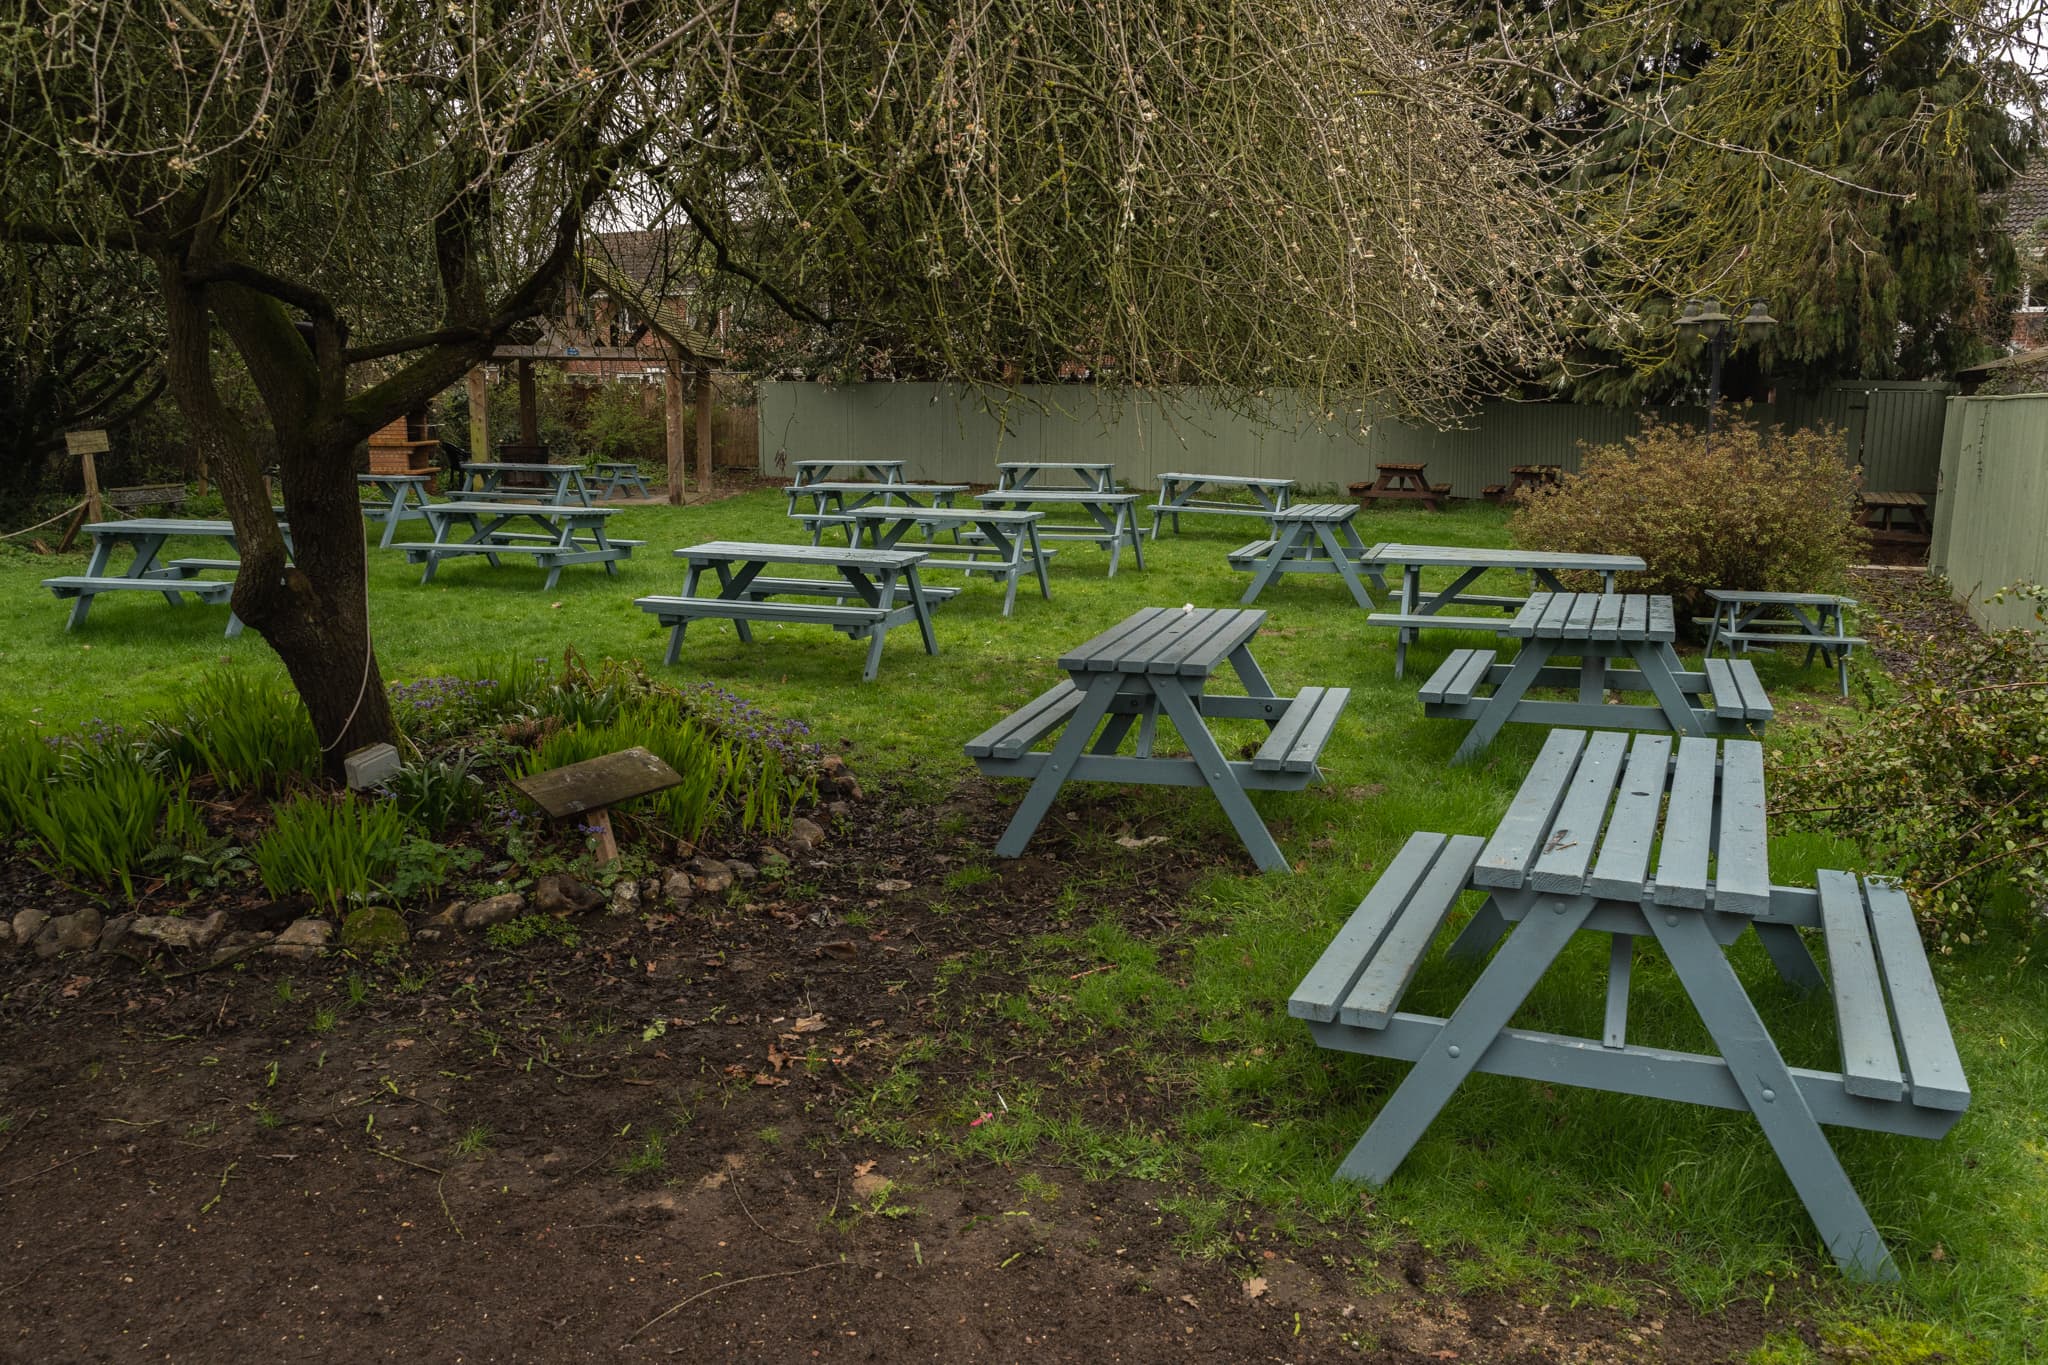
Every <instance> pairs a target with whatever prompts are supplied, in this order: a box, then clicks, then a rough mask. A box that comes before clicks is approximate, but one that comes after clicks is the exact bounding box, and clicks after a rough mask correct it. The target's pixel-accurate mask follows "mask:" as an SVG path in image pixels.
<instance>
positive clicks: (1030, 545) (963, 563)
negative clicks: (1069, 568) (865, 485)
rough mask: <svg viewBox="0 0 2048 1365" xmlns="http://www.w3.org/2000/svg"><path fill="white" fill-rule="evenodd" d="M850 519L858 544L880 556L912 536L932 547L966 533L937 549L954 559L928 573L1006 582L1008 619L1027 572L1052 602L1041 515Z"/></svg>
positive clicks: (911, 511)
mask: <svg viewBox="0 0 2048 1365" xmlns="http://www.w3.org/2000/svg"><path fill="white" fill-rule="evenodd" d="M848 515H849V516H851V517H852V518H853V523H854V528H855V529H854V536H853V539H854V542H855V543H856V544H858V543H859V542H860V539H861V532H863V531H865V532H866V533H867V539H868V542H869V543H870V544H871V545H873V546H874V547H875V548H876V549H878V550H888V549H894V548H895V547H896V546H898V545H900V544H902V542H903V540H904V539H905V537H907V536H908V535H909V534H910V533H911V532H912V531H916V532H918V533H919V534H921V535H922V536H923V537H924V538H925V539H926V540H927V541H930V540H931V539H932V537H933V535H934V534H935V533H941V532H945V531H952V532H955V533H956V535H957V534H958V533H959V532H961V531H963V530H965V531H968V532H971V533H972V538H970V539H961V540H959V542H958V543H957V544H954V545H949V546H942V547H938V548H939V549H942V550H943V551H944V552H945V553H947V554H949V555H952V556H954V557H953V558H949V559H927V560H925V561H924V563H923V565H922V566H921V567H922V568H924V569H958V570H961V571H962V572H964V573H966V574H967V575H968V576H970V577H972V576H973V575H974V574H977V573H985V574H992V575H994V576H996V577H999V578H1001V579H1002V580H1003V582H1004V588H1003V615H1005V616H1008V615H1009V614H1010V609H1011V608H1012V607H1013V606H1015V605H1016V602H1017V582H1018V580H1019V579H1020V578H1022V577H1023V575H1024V571H1025V570H1026V569H1027V568H1028V569H1030V570H1032V571H1033V572H1035V573H1036V574H1037V575H1038V593H1039V596H1041V597H1043V598H1045V599H1046V600H1047V601H1051V600H1052V586H1051V584H1049V583H1048V582H1047V581H1046V577H1045V560H1046V556H1047V555H1048V554H1049V553H1051V552H1050V551H1047V550H1043V549H1040V548H1039V544H1038V523H1039V522H1040V521H1041V520H1043V518H1044V515H1045V514H1044V513H1042V512H1002V511H997V510H996V509H995V508H992V507H878V506H868V507H857V508H855V509H853V511H851V512H850V513H848Z"/></svg>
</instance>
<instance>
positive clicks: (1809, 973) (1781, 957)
mask: <svg viewBox="0 0 2048 1365" xmlns="http://www.w3.org/2000/svg"><path fill="white" fill-rule="evenodd" d="M1749 927H1750V928H1752V929H1754V930H1756V941H1757V942H1758V943H1761V944H1763V946H1764V951H1765V952H1766V953H1769V954H1770V957H1771V965H1772V966H1774V967H1776V968H1777V969H1778V975H1779V976H1780V977H1781V978H1783V979H1784V980H1785V981H1786V982H1788V983H1790V984H1791V985H1794V986H1797V987H1799V989H1800V990H1802V991H1817V990H1819V989H1820V988H1821V987H1822V986H1824V985H1826V984H1827V983H1826V982H1825V981H1823V980H1822V979H1821V974H1820V964H1819V963H1817V962H1815V961H1814V960H1813V954H1812V953H1810V952H1808V951H1807V948H1806V940H1805V939H1802V938H1801V937H1799V931H1798V930H1797V929H1794V928H1793V927H1792V926H1791V925H1789V924H1771V923H1765V922H1759V921H1755V920H1752V921H1751V922H1750V926H1749Z"/></svg>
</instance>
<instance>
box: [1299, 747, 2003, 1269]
mask: <svg viewBox="0 0 2048 1365" xmlns="http://www.w3.org/2000/svg"><path fill="white" fill-rule="evenodd" d="M1675 750H1676V751H1675V753H1674V745H1673V741H1672V739H1671V737H1670V736H1667V735H1639V736H1635V737H1633V742H1632V743H1631V738H1630V737H1629V736H1625V735H1619V734H1597V735H1587V734H1585V733H1583V732H1581V731H1576V730H1553V731H1552V732H1551V734H1550V737H1549V738H1548V739H1547V740H1546V741H1545V742H1544V745H1543V750H1542V753H1541V754H1540V755H1539V756H1538V758H1537V759H1536V763H1535V765H1534V766H1533V767H1532V768H1531V769H1530V770H1529V775H1528V777H1527V778H1526V779H1525V780H1524V781H1523V783H1522V786H1521V789H1520V791H1518V792H1517V793H1516V795H1515V799H1514V801H1513V803H1512V804H1510V805H1509V807H1508V811H1507V814H1506V815H1505V816H1504V817H1503V818H1502V820H1501V822H1500V825H1499V827H1498V828H1497V829H1495V831H1494V832H1493V834H1492V836H1491V837H1490V838H1486V839H1480V838H1477V837H1471V836H1457V837H1446V836H1445V835H1442V834H1433V833H1420V834H1416V835H1414V836H1412V837H1411V838H1410V839H1409V840H1408V842H1407V844H1406V845H1405V846H1404V847H1403V848H1402V849H1401V851H1400V852H1399V853H1398V854H1396V855H1395V857H1394V858H1393V860H1392V861H1391V862H1389V863H1388V864H1387V867H1386V871H1385V872H1384V873H1382V874H1381V876H1380V878H1379V880H1378V882H1377V883H1376V884H1375V885H1374V886H1373V888H1372V891H1371V893H1370V894H1369V895H1367V896H1366V898H1365V899H1364V901H1363V902H1362V903H1360V905H1359V906H1358V909H1357V910H1356V911H1355V912H1354V913H1353V914H1352V915H1351V917H1350V918H1349V919H1348V920H1347V921H1346V922H1345V924H1344V926H1343V928H1342V929H1340V930H1339V931H1338V932H1337V935H1336V937H1335V938H1334V939H1333V940H1332V941H1331V943H1330V946H1329V948H1328V949H1327V950H1326V951H1325V952H1324V953H1323V954H1322V957H1321V958H1320V960H1318V961H1317V963H1316V964H1315V966H1314V967H1313V968H1311V969H1310V971H1309V973H1308V975H1307V976H1305V977H1304V978H1303V979H1302V982H1301V984H1300V985H1299V986H1297V987H1296V988H1295V990H1294V993H1293V996H1292V997H1291V998H1290V999H1289V1001H1288V1005H1287V1008H1288V1013H1289V1014H1291V1015H1293V1016H1294V1017H1295V1018H1297V1019H1301V1020H1304V1021H1306V1022H1307V1023H1308V1026H1309V1030H1310V1032H1312V1033H1313V1034H1314V1035H1315V1040H1316V1042H1317V1043H1318V1044H1320V1045H1321V1046H1323V1047H1327V1048H1335V1049H1340V1050H1343V1051H1347V1052H1358V1053H1364V1054H1367V1055H1370V1056H1379V1057H1392V1058H1398V1059H1401V1060H1404V1061H1410V1062H1413V1063H1414V1066H1413V1068H1412V1069H1411V1070H1410V1071H1409V1072H1408V1074H1407V1076H1406V1077H1405V1078H1403V1079H1402V1081H1401V1083H1400V1085H1399V1086H1398V1087H1397V1088H1396V1089H1395V1090H1394V1092H1393V1094H1391V1095H1390V1096H1389V1097H1388V1098H1387V1101H1386V1103H1385V1104H1384V1105H1383V1106H1381V1108H1380V1111H1379V1114H1378V1116H1377V1117H1376V1118H1374V1119H1373V1121H1372V1124H1371V1126H1370V1127H1368V1128H1367V1129H1366V1132H1365V1135H1364V1136H1363V1137H1362V1138H1360V1139H1359V1140H1358V1143H1357V1145H1356V1146H1354V1147H1353V1148H1352V1149H1351V1152H1350V1154H1349V1155H1348V1156H1346V1157H1345V1159H1344V1162H1343V1164H1342V1165H1341V1166H1339V1167H1338V1170H1337V1174H1338V1176H1339V1178H1341V1179H1346V1180H1358V1181H1364V1182H1367V1183H1369V1184H1374V1185H1377V1184H1381V1183H1383V1182H1385V1181H1386V1180H1388V1179H1389V1178H1391V1177H1392V1176H1393V1174H1394V1172H1395V1171H1396V1170H1397V1169H1398V1168H1399V1167H1400V1165H1401V1163H1402V1161H1403V1160H1404V1159H1406V1157H1407V1156H1408V1153H1409V1152H1410V1151H1411V1150H1412V1149H1413V1148H1414V1146H1415V1144H1416V1142H1417V1141H1419V1140H1420V1139H1421V1137H1422V1135H1423V1133H1424V1132H1425V1131H1427V1129H1428V1128H1429V1126H1430V1124H1431V1123H1432V1122H1433V1121H1434V1120H1435V1118H1436V1116H1437V1114H1438V1113H1440V1112H1441V1111H1442V1110H1443V1107H1444V1106H1445V1105H1446V1104H1447V1103H1448V1102H1449V1101H1450V1099H1451V1097H1452V1095H1453V1094H1454V1093H1455V1092H1456V1091H1457V1089H1458V1087H1459V1086H1460V1085H1462V1084H1463V1083H1464V1080H1465V1078H1466V1077H1467V1076H1468V1075H1470V1074H1471V1073H1472V1072H1474V1071H1482V1072H1486V1073H1489V1074H1492V1075H1501V1076H1515V1077H1521V1078H1524V1079H1527V1080H1532V1081H1538V1082H1542V1083H1544V1084H1558V1085H1571V1086H1581V1087H1586V1088H1589V1089H1594V1090H1606V1091H1612V1092H1615V1093H1618V1094H1624V1095H1640V1096H1647V1097H1650V1098H1655V1099H1665V1100H1677V1101H1683V1102H1685V1103H1689V1104H1697V1105H1704V1106H1707V1107H1711V1108H1716V1109H1729V1110H1734V1111H1737V1112H1747V1113H1749V1114H1752V1115H1754V1116H1755V1118H1756V1120H1757V1123H1758V1125H1759V1126H1760V1127H1761V1128H1762V1130H1763V1134H1764V1137H1765V1139H1766V1140H1767V1141H1768V1142H1769V1144H1770V1146H1771V1149H1772V1151H1773V1152H1775V1153H1776V1155H1777V1158H1778V1161H1779V1163H1780V1165H1781V1166H1782V1167H1783V1168H1784V1171H1785V1174H1786V1175H1787V1176H1788V1177H1790V1179H1791V1182H1792V1186H1793V1189H1794V1190H1795V1191H1796V1192H1797V1193H1798V1195H1799V1198H1800V1201H1801V1202H1802V1203H1803V1204H1804V1205H1805V1206H1806V1211H1807V1213H1808V1214H1809V1215H1810V1216H1811V1217H1812V1219H1813V1221H1814V1224H1815V1226H1816V1227H1818V1228H1819V1230H1820V1234H1821V1237H1822V1239H1823V1240H1824V1241H1825V1242H1826V1244H1827V1246H1828V1249H1829V1251H1831V1252H1832V1253H1833V1254H1834V1256H1835V1259H1836V1260H1837V1262H1838V1263H1839V1264H1840V1265H1841V1266H1842V1268H1843V1270H1844V1271H1845V1272H1847V1273H1849V1274H1851V1275H1853V1276H1857V1277H1860V1278H1871V1279H1893V1278H1896V1277H1897V1270H1896V1269H1895V1267H1894V1266H1893V1264H1892V1260H1891V1256H1890V1253H1889V1252H1888V1251H1887V1250H1886V1249H1885V1245H1884V1241H1883V1239H1882V1238H1881V1237H1880V1236H1879V1235H1878V1232H1877V1229H1876V1226H1875V1225H1874V1224H1873V1223H1872V1222H1871V1219H1870V1215H1869V1213H1868V1212H1867V1211H1866V1210H1865V1209H1864V1207H1863V1202H1862V1200H1861V1199H1860V1198H1858V1197H1857V1194H1856V1190H1855V1187H1854V1186H1853V1185H1852V1184H1851V1183H1850V1180H1849V1176H1848V1173H1847V1172H1846V1171H1845V1170H1844V1169H1843V1167H1842V1163H1841V1161H1840V1159H1839V1158H1837V1156H1836V1155H1835V1152H1834V1150H1833V1148H1832V1147H1831V1146H1830V1145H1829V1143H1828V1140H1827V1137H1826V1136H1825V1135H1824V1134H1823V1133H1822V1132H1821V1126H1822V1125H1824V1124H1825V1125H1828V1126H1831V1127H1840V1128H1861V1129H1867V1130H1871V1131H1875V1132H1883V1133H1895V1134H1901V1135H1908V1136H1914V1137H1925V1138H1938V1137H1940V1136H1942V1135H1943V1134H1945V1133H1946V1132H1948V1130H1949V1129H1950V1128H1951V1127H1953V1126H1954V1124H1955V1122H1956V1120H1957V1119H1958V1118H1960V1117H1961V1115H1962V1113H1963V1111H1964V1110H1965V1109H1966V1108H1967V1107H1968V1106H1969V1102H1970V1091H1969V1085H1968V1083H1967V1082H1966V1081H1965V1079H1964V1077H1963V1068H1962V1063H1961V1060H1960V1058H1959V1057H1958V1055H1957V1052H1956V1047H1955V1042H1954V1039H1953V1037H1952V1036H1951V1034H1950V1031H1949V1026H1948V1019H1947V1016H1946V1014H1945V1013H1944V1011H1943V1009H1942V1005H1941V999H1940V996H1939V995H1938V994H1937V992H1936V990H1935V984H1934V978H1933V975H1932V973H1931V972H1930V971H1929V969H1928V964H1927V956H1926V952H1925V950H1924V949H1923V948H1922V947H1921V943H1920V934H1919V930H1918V927H1917V926H1916V925H1915V923H1914V919H1913V908H1912V906H1911V904H1910V903H1909V902H1908V900H1907V897H1906V895H1905V893H1904V892H1903V891H1901V890H1899V889H1898V888H1897V887H1895V886H1892V885H1890V884H1889V883H1887V882H1886V881H1884V880H1882V879H1880V878H1875V877H1871V878H1858V877H1856V876H1854V875H1852V874H1850V873H1847V872H1835V871H1823V872H1820V873H1819V874H1818V875H1817V878H1816V886H1815V887H1814V888H1812V889H1809V888H1805V887H1792V886H1778V885H1773V884H1772V883H1771V880H1770V850H1769V842H1768V838H1767V835H1766V829H1765V797H1764V766H1763V747H1762V745H1760V744H1757V743H1756V742H1754V741H1749V740H1728V741H1717V740H1714V739H1706V738H1686V739H1680V740H1678V741H1677V743H1676V745H1675ZM1653 854H1654V866H1653V863H1652V857H1653ZM1468 891H1470V892H1477V893H1480V894H1483V895H1484V896H1485V897H1486V900H1485V902H1484V904H1483V905H1482V906H1481V907H1480V908H1479V910H1478V911H1477V912H1476V913H1475V914H1474V915H1473V916H1472V918H1471V919H1470V920H1469V921H1468V922H1467V923H1466V924H1465V926H1464V927H1463V929H1462V930H1461V931H1460V932H1459V933H1458V935H1457V936H1456V938H1455V939H1454V940H1453V941H1452V943H1451V944H1450V947H1449V951H1448V957H1449V959H1450V960H1451V961H1452V962H1453V963H1455V962H1457V961H1458V960H1460V959H1466V960H1476V959H1482V958H1486V957H1487V954H1488V953H1489V952H1492V956H1491V958H1490V959H1488V960H1487V961H1486V965H1485V967H1484V968H1483V969H1482V970H1481V971H1480V972H1479V974H1478V976H1477V978H1476V979H1475V980H1474V981H1473V982H1472V983H1471V985H1470V986H1469V987H1467V988H1466V990H1465V993H1464V998H1463V1000H1462V1001H1461V1002H1460V1003H1459V1005H1458V1006H1457V1008H1456V1009H1455V1010H1453V1011H1452V1013H1451V1014H1450V1016H1449V1017H1448V1018H1443V1017H1438V1016H1435V1015H1427V1014H1419V1013H1410V1012H1407V1011H1404V1010H1403V1009H1402V1008H1401V1004H1402V998H1403V997H1404V996H1405V995H1406V994H1407V991H1408V987H1409V984H1410V983H1411V981H1413V980H1414V979H1415V978H1416V976H1417V972H1418V968H1419V967H1420V965H1421V963H1422V960H1423V957H1424V955H1425V954H1426V953H1427V951H1428V949H1429V947H1430V945H1431V943H1432V942H1433V941H1434V940H1435V939H1436V937H1437V935H1438V933H1439V931H1440V930H1441V929H1442V927H1443V925H1444V924H1445V922H1446V921H1447V920H1448V919H1449V917H1450V915H1451V912H1452V910H1453V909H1454V907H1455V906H1456V905H1457V903H1458V899H1459V897H1460V896H1461V895H1462V894H1464V893H1465V892H1468ZM1801 929H1807V930H1818V931H1819V941H1820V942H1822V943H1823V944H1824V946H1825V948H1826V953H1827V958H1828V964H1829V973H1828V987H1829V990H1830V992H1831V994H1832V996H1833V998H1834V1004H1835V1014H1836V1019H1837V1023H1838V1026H1839V1033H1840V1044H1841V1065H1840V1068H1839V1069H1838V1070H1820V1069H1812V1068H1807V1067H1795V1066H1788V1065H1787V1064H1786V1061H1785V1058H1784V1056H1783V1054H1782V1053H1781V1052H1780V1051H1779V1049H1778V1046H1777V1044H1776V1043H1775V1042H1774V1041H1773V1039H1772V1037H1771V1033H1770V1029H1769V1027H1768V1026H1767V1025H1766V1024H1765V1022H1764V1020H1763V1018H1762V1016H1760V1015H1759V1014H1758V1012H1757V1009H1756V1006H1755V1004H1754V1003H1753V1002H1752V1001H1751V999H1750V996H1749V993H1748V991H1747V990H1746V989H1745V988H1744V986H1743V983H1742V981H1741V979H1740V978H1739V977H1738V976H1737V975H1736V973H1735V971H1734V969H1733V967H1732V966H1731V965H1730V963H1729V960H1728V957H1727V954H1726V951H1725V950H1726V948H1727V947H1728V945H1729V944H1731V943H1732V942H1734V940H1735V939H1736V938H1738V937H1739V936H1741V935H1742V933H1743V932H1744V931H1746V930H1753V931H1754V932H1755V934H1756V936H1757V938H1758V940H1759V941H1760V942H1761V943H1762V945H1763V947H1764V949H1765V950H1766V952H1767V953H1768V954H1769V956H1770V958H1771V960H1772V963H1773V965H1774V966H1775V968H1776V969H1777V971H1778V973H1779V975H1780V976H1782V977H1783V978H1784V979H1785V980H1787V981H1789V982H1791V983H1793V984H1794V985H1796V986H1799V987H1801V988H1803V989H1812V988H1816V987H1819V986H1820V985H1821V975H1820V971H1819V968H1818V967H1817V965H1816V964H1815V962H1814V959H1813V956H1812V954H1811V952H1810V951H1809V949H1808V947H1807V943H1806V940H1803V939H1802V938H1801V936H1800V933H1799V931H1800V930H1801ZM1582 932H1584V933H1604V934H1607V935H1609V936H1610V937H1609V942H1608V972H1607V988H1606V993H1605V994H1606V1004H1605V1010H1604V1018H1603V1024H1602V1028H1601V1034H1600V1036H1599V1037H1596V1038H1587V1037H1579V1036H1575V1035H1571V1034H1560V1033H1551V1032H1544V1031H1539V1030H1536V1029H1533V1028H1511V1027H1509V1021H1510V1020H1511V1019H1513V1018H1514V1016H1515V1014H1516V1012H1517V1011H1518V1010H1520V1009H1521V1008H1522V1005H1523V1002H1524V1001H1525V1000H1526V999H1527V998H1528V996H1529V994H1530V992H1531V991H1532V990H1533V989H1534V987H1535V986H1536V983H1537V982H1538V981H1540V980H1541V979H1542V978H1543V977H1544V975H1545V974H1546V973H1547V972H1549V970H1550V968H1551V966H1552V964H1553V963H1555V962H1556V961H1557V959H1558V956H1559V954H1560V953H1561V952H1562V951H1563V950H1564V949H1565V948H1566V946H1567V945H1568V944H1570V943H1571V942H1572V941H1573V939H1574V936H1575V935H1577V934H1579V933H1582ZM1638 939H1646V940H1649V941H1652V942H1654V943H1655V944H1656V945H1657V946H1658V947H1659V948H1660V949H1662V952H1663V957H1664V959H1665V962H1666V963H1668V965H1669V969H1670V970H1671V971H1672V972H1673V973H1674V974H1675V975H1676V976H1677V979H1678V981H1679V983H1680V985H1681V986H1682V987H1683V989H1684V991H1685V993H1686V996H1687V997H1688V998H1689V999H1690V1001H1691V1002H1692V1004H1693V1006H1694V1007H1695V1009H1696V1010H1697V1011H1698V1014H1699V1019H1700V1022H1701V1024H1703V1025H1704V1026H1705V1029H1706V1033H1707V1035H1708V1037H1709V1038H1710V1039H1711V1040H1712V1042H1713V1044H1714V1046H1715V1048H1716V1049H1717V1050H1718V1055H1712V1054H1701V1053H1694V1052H1683V1051H1676V1050H1673V1049H1669V1048H1663V1047H1652V1046H1646V1045H1643V1044H1638V1043H1631V1042H1629V1041H1628V1001H1629V983H1630V972H1631V966H1632V963H1633V961H1634V958H1635V944H1636V941H1637V940H1638ZM1496 944H1498V945H1499V947H1498V951H1494V948H1495V945H1496Z"/></svg>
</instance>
